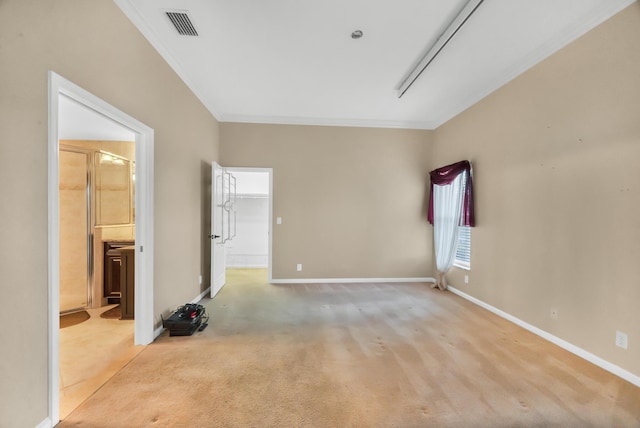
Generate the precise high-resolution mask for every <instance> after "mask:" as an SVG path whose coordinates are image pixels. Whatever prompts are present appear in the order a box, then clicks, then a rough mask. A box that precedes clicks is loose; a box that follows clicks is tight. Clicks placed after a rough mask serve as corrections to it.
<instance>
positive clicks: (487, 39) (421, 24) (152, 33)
mask: <svg viewBox="0 0 640 428" xmlns="http://www.w3.org/2000/svg"><path fill="white" fill-rule="evenodd" d="M633 1H634V0H486V1H484V2H483V3H482V4H481V5H480V7H479V8H478V9H477V11H476V12H475V13H474V14H473V15H472V16H471V18H470V19H469V20H468V21H467V23H466V24H465V26H464V27H463V28H462V29H461V30H460V31H459V32H458V33H457V34H456V35H455V36H454V38H453V39H452V40H451V42H450V43H449V44H448V45H447V46H446V47H445V49H444V50H443V51H442V53H441V54H440V55H439V56H438V57H437V58H436V60H435V61H433V62H432V64H431V65H430V66H429V68H427V70H426V71H425V72H424V73H422V75H421V76H420V77H419V78H418V80H417V81H416V83H415V84H414V85H413V86H412V87H411V88H410V89H409V90H408V91H407V93H406V94H405V95H404V96H403V97H402V98H398V97H397V88H398V86H399V85H400V83H401V82H402V80H403V78H404V77H405V76H406V75H407V74H408V73H409V72H410V71H411V69H412V68H413V66H414V65H415V64H416V63H417V62H418V61H419V60H420V59H421V58H422V56H423V55H424V54H425V53H426V52H427V51H428V50H429V48H430V47H431V45H432V44H433V43H435V42H436V40H437V39H438V37H439V36H440V34H441V33H442V32H443V31H444V30H445V29H446V28H447V26H448V25H449V23H450V22H451V21H452V20H453V19H454V18H455V16H456V15H457V14H458V12H459V11H460V10H461V9H462V8H463V7H464V5H465V4H466V3H467V0H394V1H391V0H323V1H319V0H316V1H311V0H269V1H264V0H115V2H116V3H117V4H118V5H119V6H120V8H121V9H122V10H123V11H124V13H125V14H126V15H127V16H128V17H129V19H130V20H131V21H132V22H133V23H134V24H135V25H136V26H137V27H138V28H139V29H140V31H141V32H142V34H144V35H145V37H147V39H148V40H149V41H150V42H151V44H152V45H153V46H154V47H155V48H156V49H157V50H158V52H159V53H160V54H161V55H162V56H163V57H164V59H165V60H166V61H167V62H168V63H169V64H170V65H171V66H172V67H173V69H174V70H175V71H176V72H177V73H178V75H179V76H180V77H181V78H182V79H183V80H184V82H185V83H186V84H187V85H188V86H189V87H190V88H191V90H192V91H193V92H194V93H195V94H196V96H197V97H198V98H199V99H200V100H201V101H202V102H203V104H204V105H205V106H206V107H207V108H208V109H209V111H210V112H211V113H212V114H213V115H214V116H215V117H216V118H217V119H218V120H219V121H222V122H257V123H287V124H315V125H348V126H372V127H397V128H419V129H433V128H436V127H437V126H439V125H441V124H442V123H444V122H446V121H447V120H449V119H450V118H452V117H454V116H455V115H457V114H458V113H460V112H461V111H463V110H465V109H466V108H468V107H470V106H471V105H473V104H474V103H476V102H477V101H479V100H480V99H482V98H483V97H485V96H486V95H488V94H489V93H491V92H493V91H494V90H496V89H497V88H499V87H500V86H502V85H504V84H505V83H506V82H508V81H509V80H511V79H513V78H514V77H516V76H517V75H519V74H520V73H522V72H523V71H525V70H527V69H528V68H530V67H531V66H533V65H534V64H536V63H538V62H539V61H541V60H542V59H544V58H546V57H547V56H549V55H550V54H552V53H553V52H555V51H557V50H558V49H560V48H561V47H562V46H564V45H566V44H567V43H569V42H571V41H572V40H574V39H576V38H577V37H579V36H580V35H582V34H584V33H585V32H587V31H588V30H590V29H591V28H593V27H595V26H596V25H598V24H599V23H601V22H602V21H604V20H606V19H607V18H609V17H610V16H612V15H613V14H615V13H616V12H618V11H620V10H621V9H623V8H624V7H626V6H627V5H629V4H631V3H633ZM167 10H171V11H176V10H178V11H185V12H187V13H188V14H189V16H190V18H191V20H192V22H193V24H194V26H195V28H196V30H197V31H198V33H199V36H198V37H191V36H181V35H179V34H178V33H177V32H176V30H175V28H174V27H173V25H172V24H171V22H170V21H169V19H168V18H167V16H166V14H165V11H167ZM354 30H362V31H363V32H364V37H362V38H361V39H359V40H353V39H352V38H351V37H350V35H351V32H352V31H354Z"/></svg>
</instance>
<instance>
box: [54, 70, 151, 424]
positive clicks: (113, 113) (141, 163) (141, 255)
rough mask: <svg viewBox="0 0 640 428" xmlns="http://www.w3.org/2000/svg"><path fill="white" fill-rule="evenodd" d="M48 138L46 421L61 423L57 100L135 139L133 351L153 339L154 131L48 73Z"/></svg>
mask: <svg viewBox="0 0 640 428" xmlns="http://www.w3.org/2000/svg"><path fill="white" fill-rule="evenodd" d="M48 84H49V106H48V107H49V132H48V145H47V148H48V203H47V205H48V220H47V221H48V233H47V235H48V244H47V247H48V248H47V252H48V269H47V283H48V312H49V314H48V315H49V331H48V351H49V352H48V353H49V355H48V372H49V391H48V392H49V420H50V421H51V423H52V426H53V425H56V424H57V423H58V422H59V421H60V389H59V388H60V383H59V380H60V356H59V353H60V318H59V311H60V247H59V244H60V231H59V221H60V218H59V182H58V162H59V155H58V150H59V137H58V119H59V111H58V106H59V99H60V97H61V96H65V97H68V98H70V99H72V100H74V101H76V102H77V103H79V104H81V105H83V106H85V107H87V108H89V109H91V110H93V111H94V112H96V113H97V114H100V115H102V116H104V117H106V118H108V119H111V120H113V121H114V122H116V123H118V124H120V125H122V126H123V127H125V128H128V129H130V130H131V131H133V132H134V133H135V135H136V137H135V144H136V146H135V150H136V193H135V207H136V228H135V229H136V232H135V233H136V236H135V240H136V254H135V264H136V271H135V312H136V318H135V323H134V325H135V327H134V329H135V333H134V337H135V338H134V343H135V344H136V345H147V344H149V343H151V342H153V339H154V328H153V326H154V319H153V249H154V247H153V217H154V212H153V177H154V171H153V151H154V131H153V129H152V128H150V127H148V126H147V125H145V124H143V123H142V122H140V121H138V120H137V119H135V118H133V117H131V116H129V115H128V114H126V113H124V112H122V111H121V110H119V109H117V108H115V107H113V106H112V105H110V104H108V103H107V102H105V101H103V100H102V99H100V98H98V97H96V96H95V95H93V94H91V93H90V92H88V91H86V90H84V89H83V88H81V87H79V86H78V85H76V84H74V83H73V82H71V81H69V80H67V79H65V78H64V77H62V76H60V75H59V74H57V73H55V72H53V71H49V73H48Z"/></svg>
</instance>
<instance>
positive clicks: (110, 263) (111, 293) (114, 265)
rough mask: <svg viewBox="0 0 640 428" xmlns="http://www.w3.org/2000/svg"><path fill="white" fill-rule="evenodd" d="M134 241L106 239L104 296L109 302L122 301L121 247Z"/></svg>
mask: <svg viewBox="0 0 640 428" xmlns="http://www.w3.org/2000/svg"><path fill="white" fill-rule="evenodd" d="M133 244H134V241H105V242H104V282H103V288H104V297H105V298H106V299H107V303H109V304H111V303H121V297H122V287H121V273H120V271H121V266H122V254H121V253H120V248H122V247H129V246H131V245H133Z"/></svg>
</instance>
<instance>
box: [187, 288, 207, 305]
mask: <svg viewBox="0 0 640 428" xmlns="http://www.w3.org/2000/svg"><path fill="white" fill-rule="evenodd" d="M209 294H211V287H209V288H207V289H206V290H204V291H203V292H202V293H200V294H199V295H198V297H196V298H195V299H193V300H192V301H190V302H189V303H198V302H199V301H200V300H202V299H204V298H205V297H207V296H208V295H209Z"/></svg>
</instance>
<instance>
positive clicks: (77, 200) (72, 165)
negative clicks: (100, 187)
mask: <svg viewBox="0 0 640 428" xmlns="http://www.w3.org/2000/svg"><path fill="white" fill-rule="evenodd" d="M89 160H90V159H89V155H88V154H87V153H82V152H74V151H67V150H60V160H59V169H60V171H59V173H60V175H59V177H60V182H59V186H60V312H67V311H71V310H74V309H80V308H85V307H86V306H87V305H88V296H89V288H88V284H89V282H88V281H89V265H88V260H89V245H88V242H89V234H88V215H89V211H88V206H89V204H88V201H89V199H88V198H89V193H88V192H89V190H88V189H89V186H88V183H89V181H88V180H89Z"/></svg>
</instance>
